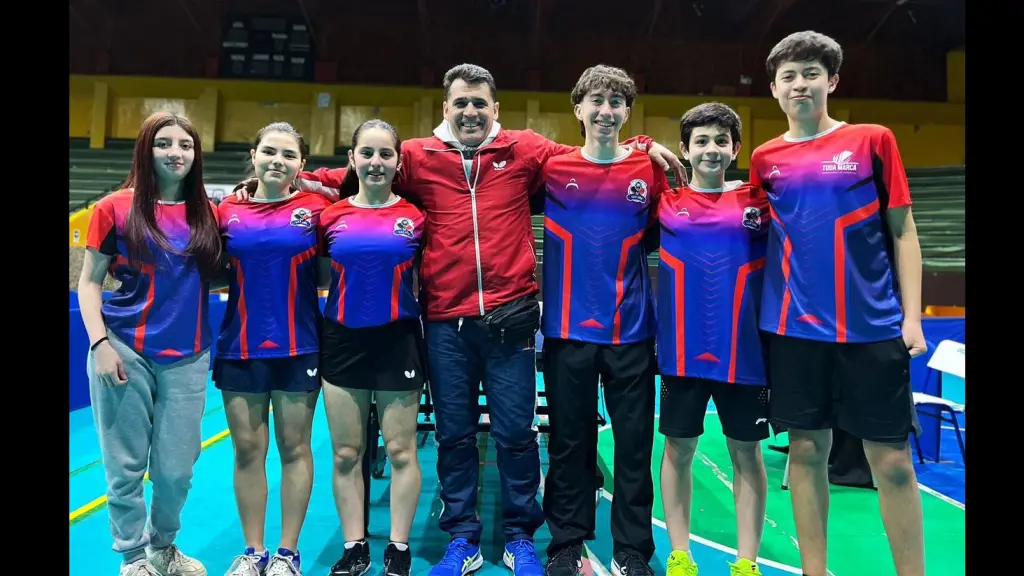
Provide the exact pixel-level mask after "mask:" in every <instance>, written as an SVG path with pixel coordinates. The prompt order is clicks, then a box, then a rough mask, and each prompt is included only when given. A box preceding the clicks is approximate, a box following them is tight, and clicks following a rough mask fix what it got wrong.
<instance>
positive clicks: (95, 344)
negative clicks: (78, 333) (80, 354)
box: [89, 336, 110, 352]
mask: <svg viewBox="0 0 1024 576" xmlns="http://www.w3.org/2000/svg"><path fill="white" fill-rule="evenodd" d="M107 340H110V338H107V337H106V336H104V337H103V338H100V339H99V340H97V341H96V342H94V343H93V345H92V346H89V352H95V351H96V347H97V346H99V345H100V344H103V342H105V341H107Z"/></svg>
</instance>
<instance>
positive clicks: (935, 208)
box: [533, 166, 967, 272]
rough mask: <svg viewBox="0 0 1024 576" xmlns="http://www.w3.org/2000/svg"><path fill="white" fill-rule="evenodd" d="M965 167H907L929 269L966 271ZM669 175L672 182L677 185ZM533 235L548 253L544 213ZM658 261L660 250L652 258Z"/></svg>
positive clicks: (739, 174)
mask: <svg viewBox="0 0 1024 576" xmlns="http://www.w3.org/2000/svg"><path fill="white" fill-rule="evenodd" d="M964 171H965V168H964V166H951V167H940V168H911V169H909V170H907V179H908V180H909V182H910V193H911V197H912V199H913V201H914V206H913V211H914V219H915V221H916V223H917V233H918V236H919V237H920V239H921V252H922V256H923V259H924V268H925V270H936V271H954V272H964V271H965V258H966V242H967V236H966V231H965V213H966V212H965V211H966V200H965V199H964V194H965V191H966V189H965V184H964V181H965V176H964ZM747 177H748V176H747V173H746V172H745V171H738V170H729V171H728V173H727V177H726V179H727V180H746V179H747ZM674 180H675V179H674V177H673V176H671V175H669V184H671V185H673V186H674V185H675V182H674ZM533 236H534V238H535V239H536V241H537V260H538V262H539V261H542V260H543V257H544V247H543V242H544V217H543V216H534V217H533ZM648 261H649V263H650V264H651V266H657V265H658V257H657V254H652V255H651V257H650V258H649V259H648Z"/></svg>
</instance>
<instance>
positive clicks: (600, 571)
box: [583, 544, 612, 576]
mask: <svg viewBox="0 0 1024 576" xmlns="http://www.w3.org/2000/svg"><path fill="white" fill-rule="evenodd" d="M583 547H584V548H586V550H587V560H589V561H590V567H591V568H592V569H593V570H594V574H597V576H612V573H611V572H609V571H608V569H607V568H605V566H604V564H602V563H601V561H600V560H598V559H597V555H596V554H594V553H593V552H591V551H590V547H589V546H587V545H586V544H584V545H583Z"/></svg>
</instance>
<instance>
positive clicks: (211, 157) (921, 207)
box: [68, 139, 967, 272]
mask: <svg viewBox="0 0 1024 576" xmlns="http://www.w3.org/2000/svg"><path fill="white" fill-rule="evenodd" d="M133 146H134V141H133V140H109V141H108V142H107V147H106V148H102V149H91V148H89V146H88V141H86V140H84V139H72V140H71V143H70V146H69V155H70V169H69V186H68V187H69V197H68V208H69V209H70V210H75V209H77V208H80V207H83V206H84V205H85V204H86V203H88V202H93V201H95V199H97V198H98V197H99V196H101V195H102V194H104V193H105V192H107V191H109V190H110V189H111V188H113V187H115V186H117V185H118V184H120V183H121V182H122V181H123V180H124V178H125V176H127V175H128V169H129V167H130V166H131V161H132V160H131V159H132V147H133ZM338 152H339V154H338V155H335V156H314V157H310V158H309V159H308V160H307V162H306V167H307V169H310V170H315V169H316V168H318V167H321V166H329V167H339V166H344V165H346V164H347V163H348V158H347V157H346V156H345V155H344V154H343V150H341V149H339V150H338ZM204 160H205V163H204V171H205V174H204V179H205V180H206V181H207V182H221V183H229V182H238V181H240V180H242V179H244V178H246V177H247V176H248V175H249V174H250V173H251V164H250V162H249V145H248V144H244V143H243V144H218V145H217V150H216V151H215V152H207V153H206V154H205V158H204ZM907 176H908V179H909V180H910V189H911V193H912V195H913V198H914V216H915V219H916V221H917V229H918V234H919V235H920V238H921V250H922V252H923V256H924V267H925V269H926V270H941V271H957V272H963V271H964V269H965V254H966V241H967V237H966V231H965V210H966V201H965V199H964V193H965V167H964V166H951V167H939V168H912V169H909V170H908V171H907ZM746 178H747V173H746V171H744V170H736V169H731V170H729V172H728V176H727V179H729V180H743V179H746ZM669 180H670V183H672V184H674V183H673V182H672V180H673V178H672V177H671V176H670V178H669ZM543 226H544V218H543V217H542V216H534V218H533V229H534V237H535V238H536V239H537V258H538V261H540V260H541V259H542V258H543V253H544V248H543V240H544V233H543ZM650 262H651V264H652V265H654V266H656V265H657V255H652V257H651V259H650Z"/></svg>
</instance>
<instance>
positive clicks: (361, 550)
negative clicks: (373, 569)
mask: <svg viewBox="0 0 1024 576" xmlns="http://www.w3.org/2000/svg"><path fill="white" fill-rule="evenodd" d="M369 571H370V545H369V544H367V543H366V540H360V541H359V542H356V545H355V546H353V547H351V548H346V549H345V553H344V554H343V555H342V556H341V559H340V560H338V561H337V562H336V563H335V564H334V566H331V576H363V574H366V573H367V572H369Z"/></svg>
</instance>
